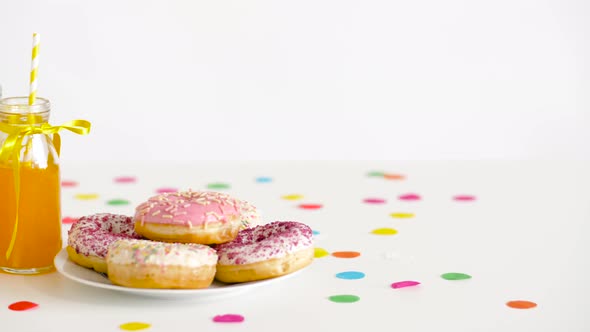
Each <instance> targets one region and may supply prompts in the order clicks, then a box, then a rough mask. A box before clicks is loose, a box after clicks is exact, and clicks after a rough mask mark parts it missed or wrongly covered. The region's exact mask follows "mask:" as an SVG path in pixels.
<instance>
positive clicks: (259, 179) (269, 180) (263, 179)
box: [256, 176, 272, 183]
mask: <svg viewBox="0 0 590 332" xmlns="http://www.w3.org/2000/svg"><path fill="white" fill-rule="evenodd" d="M256 182H258V183H269V182H272V179H271V178H269V177H265V176H261V177H259V178H256Z"/></svg>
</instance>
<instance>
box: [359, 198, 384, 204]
mask: <svg viewBox="0 0 590 332" xmlns="http://www.w3.org/2000/svg"><path fill="white" fill-rule="evenodd" d="M363 202H365V203H367V204H383V203H385V200H384V199H383V198H365V199H364V200H363Z"/></svg>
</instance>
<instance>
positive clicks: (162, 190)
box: [156, 187, 178, 194]
mask: <svg viewBox="0 0 590 332" xmlns="http://www.w3.org/2000/svg"><path fill="white" fill-rule="evenodd" d="M175 192H178V189H176V188H170V187H162V188H158V189H156V193H158V194H165V193H175Z"/></svg>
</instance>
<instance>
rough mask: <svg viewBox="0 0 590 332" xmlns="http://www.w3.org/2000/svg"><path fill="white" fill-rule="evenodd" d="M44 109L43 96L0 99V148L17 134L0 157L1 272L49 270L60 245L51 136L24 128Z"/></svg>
mask: <svg viewBox="0 0 590 332" xmlns="http://www.w3.org/2000/svg"><path fill="white" fill-rule="evenodd" d="M49 113H50V103H49V100H47V99H44V98H36V101H35V103H34V104H33V105H28V98H27V97H11V98H4V99H0V149H7V145H10V144H6V143H7V141H10V138H11V135H12V138H14V137H15V136H16V134H15V132H17V131H20V132H21V135H20V136H21V137H22V141H21V143H20V144H17V145H15V146H14V149H13V150H11V151H12V153H11V155H10V158H0V270H2V271H4V272H8V273H16V274H37V273H44V272H49V271H52V270H53V259H54V257H55V255H56V254H57V253H58V252H59V251H60V250H61V248H62V238H61V188H60V167H59V156H58V153H57V150H56V147H55V145H54V141H53V136H52V135H48V134H45V133H26V130H27V129H31V128H40V127H41V126H42V125H43V124H47V123H48V121H49ZM2 129H4V130H2ZM23 132H25V134H22V133H23ZM56 144H59V143H58V142H56ZM0 151H2V150H0ZM0 156H1V154H0ZM5 156H6V153H5ZM15 158H17V159H18V161H17V160H15Z"/></svg>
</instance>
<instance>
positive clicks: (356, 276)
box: [336, 271, 365, 280]
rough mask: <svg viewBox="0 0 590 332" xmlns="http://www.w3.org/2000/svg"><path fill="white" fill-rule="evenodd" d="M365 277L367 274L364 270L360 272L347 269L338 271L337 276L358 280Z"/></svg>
mask: <svg viewBox="0 0 590 332" xmlns="http://www.w3.org/2000/svg"><path fill="white" fill-rule="evenodd" d="M364 277H365V274H364V273H362V272H358V271H346V272H340V273H336V278H339V279H347V280H357V279H362V278H364Z"/></svg>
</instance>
